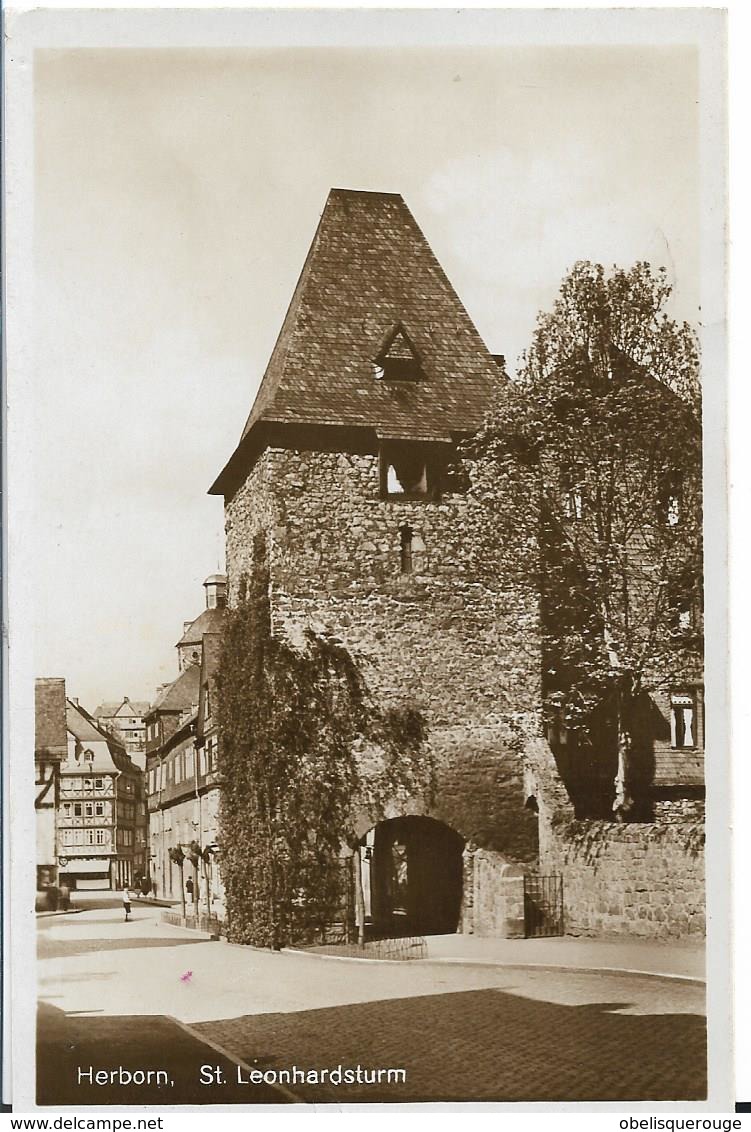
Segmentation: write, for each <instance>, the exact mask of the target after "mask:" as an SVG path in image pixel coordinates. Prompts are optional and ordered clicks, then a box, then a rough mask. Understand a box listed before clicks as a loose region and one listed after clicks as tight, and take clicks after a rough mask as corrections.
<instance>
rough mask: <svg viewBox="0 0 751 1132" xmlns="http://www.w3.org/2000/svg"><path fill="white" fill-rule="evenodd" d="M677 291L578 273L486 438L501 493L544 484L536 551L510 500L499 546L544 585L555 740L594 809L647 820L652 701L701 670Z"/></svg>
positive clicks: (620, 274) (501, 398)
mask: <svg viewBox="0 0 751 1132" xmlns="http://www.w3.org/2000/svg"><path fill="white" fill-rule="evenodd" d="M670 291H671V289H670V286H669V284H668V283H667V281H666V278H665V274H664V272H663V271H659V272H655V271H653V269H652V268H651V267H650V266H649V264H646V263H637V264H636V265H635V266H634V267H632V268H631V269H630V270H623V269H621V268H614V269H613V270H612V272H611V273H610V274H606V272H605V271H604V269H603V268H602V267H601V266H599V265H593V264H591V263H583V262H582V263H577V264H576V265H575V267H574V268H573V269H572V271H571V272H570V273H569V274H568V275H567V277H566V278H565V279H564V280H563V283H562V286H561V290H560V295H559V298H558V300H557V301H556V303H555V306H554V307H553V310H552V312H550V313H547V314H541V315H540V316H539V318H538V322H537V327H536V329H535V332H534V336H533V340H532V344H531V347H530V349H529V350H528V352H527V353H526V354H525V355H524V356H523V358H522V364H521V367H520V372H519V374H518V376H517V378H516V380H514V381H506V382H505V383H504V384H503V387H502V388H501V389H499V393H498V396H497V399H496V403H495V405H494V408H493V411H492V413H491V414H490V417H489V420H488V422H487V425H486V427H485V429H484V430H483V432H482V434H481V436H480V437H479V439H478V444H479V445H480V447H481V448H482V449H483V450H484V451H485V453H486V455H490V456H491V465H492V467H493V469H494V472H493V474H494V477H495V486H494V487H493V490H494V491H495V492H496V493H497V494H498V496H499V499H501V498H502V497H503V493H504V492H508V491H514V492H516V493H517V494H518V493H519V489H520V484H521V482H522V480H521V478H520V477H522V476H526V477H527V478H528V477H529V475H530V471H531V470H533V471H534V475H535V476H536V479H537V483H536V487H535V490H528V491H527V492H526V493H525V494H524V496H523V498H524V499H525V506H526V508H528V512H529V513H531V516H532V519H533V525H534V527H536V529H537V532H538V540H537V543H536V545H533V544H532V543H529V542H527V544H525V546H520V542H519V537H518V534H517V535H516V536H514V533H513V532H512V531H509V530H507V529H506V527H508V520H507V519H505V520H504V518H503V507H502V506H500V505H499V508H498V518H499V523H498V525H497V527H496V529H495V531H494V539H495V543H496V546H497V545H498V544H499V543H500V544H504V543H506V541H508V546H509V547H511V548H512V551H511V554H512V557H513V562H510V563H508V565H509V568H510V569H515V570H517V571H519V572H522V573H523V572H528V573H529V572H536V573H537V575H538V580H539V588H540V592H541V596H542V603H541V615H542V634H543V686H544V692H545V699H546V708H547V714H548V723H549V734H550V735H551V736H552V740H553V741H554V743H553V745H554V749H555V750H556V754H557V756H558V759H559V766H560V768H561V772H562V774H563V777H564V779H565V780H566V782H567V785H568V787H569V790H570V792H571V793H572V795H573V797H574V801H575V803H578V808H579V811H580V812H584V811H588V814H589V816H605V813H606V812H608V811H611V810H612V811H613V812H615V814H616V816H618V817H619V818H622V819H625V818H630V819H636V820H638V819H640V818H644V817H647V816H648V812H647V810H646V809H645V804H644V799H645V790H644V787H645V786H646V785H647V783H648V782H649V780H650V779H651V773H652V770H653V767H652V765H651V758H652V751H653V741H654V738H655V737H657V736H660V735H661V730H660V729H661V728H662V729H664V727H665V726H666V724H665V721H664V720H663V719H662V718H661V717H660V716H659V713H658V712H657V710H656V708H655V707H654V704H653V703H652V701H651V699H650V693H652V692H654V691H655V690H656V689H657V688H663V689H667V688H669V687H670V686H673V687H675V685H676V683H680V682H681V681H684V680H687V679H690V678H691V677H692V675H696V674H698V673H699V671H700V666H701V656H702V641H701V628H700V627H701V612H700V611H701V560H702V544H701V429H700V385H699V352H698V345H697V339H696V336H695V334H694V332H693V331H692V330H691V328H690V327H689V326H688V325H686V324H683V325H678V324H676V323H675V322H674V321H673V320H671V319H670V318H668V317H667V315H666V314H665V312H664V306H665V304H666V302H667V300H668V298H669V296H670ZM504 523H505V526H504ZM663 734H664V732H663ZM593 811H595V812H593Z"/></svg>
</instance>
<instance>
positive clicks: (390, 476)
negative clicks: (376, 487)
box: [381, 441, 440, 499]
mask: <svg viewBox="0 0 751 1132" xmlns="http://www.w3.org/2000/svg"><path fill="white" fill-rule="evenodd" d="M439 481H440V473H439V468H438V465H437V463H436V461H435V459H432V458H431V455H430V450H429V449H428V448H427V446H425V445H421V444H415V443H412V444H410V443H408V442H404V441H401V442H391V443H388V444H384V446H383V448H382V449H381V494H382V496H383V497H384V498H389V497H399V496H402V497H405V498H408V499H435V498H437V496H438V492H439Z"/></svg>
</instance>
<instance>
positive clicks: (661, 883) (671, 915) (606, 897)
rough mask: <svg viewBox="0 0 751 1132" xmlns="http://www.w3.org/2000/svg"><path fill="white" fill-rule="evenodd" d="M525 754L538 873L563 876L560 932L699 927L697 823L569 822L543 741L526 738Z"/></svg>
mask: <svg viewBox="0 0 751 1132" xmlns="http://www.w3.org/2000/svg"><path fill="white" fill-rule="evenodd" d="M525 758H526V762H527V778H526V782H527V791H528V792H529V794H530V796H532V797H534V798H535V799H536V801H537V804H538V807H539V821H540V871H541V872H542V873H558V874H560V875H561V876H562V877H563V902H564V924H565V930H566V933H567V934H571V935H602V934H618V935H622V934H626V935H638V936H650V937H666V938H668V937H669V938H674V937H680V936H686V935H701V934H703V933H704V931H705V894H704V827H703V824H702V823H701V822H691V821H689V822H683V823H681V824H679V823H673V824H667V825H660V824H656V823H637V822H634V823H626V824H623V825H620V824H617V823H615V822H602V821H575V820H574V818H573V808H572V806H571V803H570V802H569V800H568V797H567V795H566V792H565V790H563V788H562V787H561V786H560V783H559V781H558V779H557V774H556V771H555V764H554V760H553V756H552V753H551V752H550V749H549V747H548V746H547V743H546V742H545V741H544V740H541V739H540V740H535V741H533V742H531V743H530V744H529V745H528V747H527V750H526V752H525ZM551 764H552V765H551Z"/></svg>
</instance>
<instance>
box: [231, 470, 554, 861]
mask: <svg viewBox="0 0 751 1132" xmlns="http://www.w3.org/2000/svg"><path fill="white" fill-rule="evenodd" d="M513 505H514V506H518V500H515V501H513ZM481 508H482V503H481V502H480V501H479V500H477V499H475V498H474V497H473V495H472V494H471V492H470V493H469V494H468V495H459V494H456V495H450V496H445V497H444V498H443V499H442V500H441V501H440V502H424V501H409V500H399V499H397V500H392V499H389V500H383V499H381V495H380V477H379V468H378V458H377V456H375V455H355V454H351V453H343V452H296V451H288V450H282V449H270V450H267V451H266V452H265V453H264V455H263V456H262V457H261V459H260V460H259V461H258V463H257V464H256V466H255V468H254V469H253V471H252V473H251V474H250V476H249V477H248V479H247V480H246V482H245V484H244V485H243V486H242V487H241V488H240V489H239V490H238V492H237V493H236V494H235V496H234V497H233V498H232V499H231V500H229V501H228V503H227V508H226V534H227V562H228V574H229V579H228V580H229V593H230V604H233V603H234V602H235V601H236V600H237V592H238V586H239V583H240V578H241V576H242V574H243V573H247V572H249V571H250V570H251V569H252V547H253V536H254V534H255V533H256V532H258V531H264V532H265V533H266V536H267V542H268V547H269V558H270V567H271V577H272V610H273V617H274V628H275V631H278V632H285V633H287V634H289V635H290V636H292V637H294V636H295V635H296V634H297V633H299V630H300V627H301V626H303V625H312V626H314V627H315V628H316V629H317V630H318V631H323V632H329V633H331V634H333V635H335V636H336V637H339V638H340V639H341V640H342V641H343V642H344V643H345V645H346V646H347V648H348V649H349V650H350V651H351V652H352V653H353V654H354V655H355V656H356V657H357V658H358V660H359V661H360V662H361V664H362V666H363V669H364V672H365V675H366V679H367V681H368V684H369V685H370V687H371V688H372V690H373V692H374V693H375V695H376V697H377V698H378V699H379V700H380V702H381V703H383V704H389V703H392V704H398V703H406V702H412V703H414V704H415V705H417V706H418V707H420V708H421V709H422V710H423V712H424V714H425V716H426V719H427V722H428V725H429V727H430V736H431V738H430V741H431V745H432V748H433V751H434V753H435V758H436V762H437V767H438V790H437V793H436V798H435V802H434V804H433V805H432V806H431V807H429V809H428V812H429V813H430V815H431V816H433V817H436V818H439V819H440V820H443V821H445V822H446V823H447V824H449V825H451V826H452V827H453V828H455V829H456V830H457V831H458V832H459V833H461V834H462V835H463V836H464V837H465V838H467V839H468V841H470V842H471V843H473V844H479V845H482V846H484V847H488V848H493V849H497V850H499V851H501V852H503V853H504V854H505V855H507V856H508V857H509V858H510V859H514V860H532V859H534V858H535V857H536V849H537V846H536V834H537V831H536V820H535V817H534V815H533V814H531V813H529V811H525V809H524V808H523V805H524V793H523V782H522V777H523V768H522V762H521V756H520V750H521V747H522V746H523V739H524V736H526V735H530V734H538V733H539V714H538V713H539V705H540V645H539V627H538V608H537V600H536V597H535V595H534V594H533V593H532V592H531V590H529V589H526V588H524V587H522V586H520V585H514V586H511V585H509V584H506V585H504V579H503V577H498V576H497V575H496V576H495V577H494V576H493V575H492V574H488V573H487V571H486V572H485V574H484V575H483V576H481V571H478V567H477V558H476V553H475V552H476V543H475V534H474V532H475V531H476V530H478V522H481V521H482V514H481V513H480V511H481ZM405 524H408V525H409V526H410V527H411V529H412V530H413V532H414V543H413V571H412V573H411V574H402V573H401V570H400V544H401V536H400V529H401V528H402V527H403V526H404V525H405Z"/></svg>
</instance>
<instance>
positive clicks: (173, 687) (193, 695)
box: [148, 664, 201, 716]
mask: <svg viewBox="0 0 751 1132" xmlns="http://www.w3.org/2000/svg"><path fill="white" fill-rule="evenodd" d="M200 682H201V669H200V666H199V665H197V664H191V665H190V667H189V668H186V669H185V671H184V672H181V673H180V675H179V676H178V678H177V680H173V681H172V683H171V684H168V685H167V687H166V688H163V689H162V691H161V692H160V694H159V695H158V696H157V698H156V700H155V701H154V703H153V704H152V705H151V708H150V709H149V713H148V714H149V716H151V715H153V714H154V713H155V712H157V711H176V712H182V711H186V710H187V709H188V708H190V707H192V706H193V704H197V703H198V688H199V685H200Z"/></svg>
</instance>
